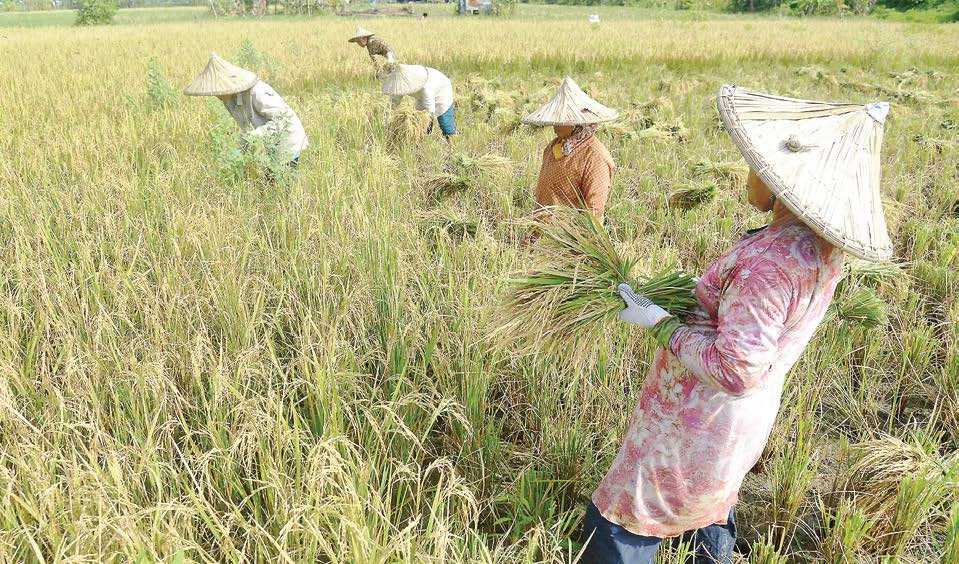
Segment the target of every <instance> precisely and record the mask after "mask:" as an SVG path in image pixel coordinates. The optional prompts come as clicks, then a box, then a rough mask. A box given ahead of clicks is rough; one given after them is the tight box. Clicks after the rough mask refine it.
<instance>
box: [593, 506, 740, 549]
mask: <svg viewBox="0 0 959 564" xmlns="http://www.w3.org/2000/svg"><path fill="white" fill-rule="evenodd" d="M587 539H589V540H588V541H587ZM683 540H685V541H691V542H692V548H693V550H694V551H695V553H696V564H714V563H717V564H732V561H733V548H734V547H735V546H736V509H735V508H733V509H732V510H731V511H730V512H729V520H728V521H727V523H726V524H725V525H709V526H708V527H703V528H702V529H697V530H695V531H689V532H687V533H686V534H685V535H683ZM583 541H584V542H587V544H586V550H585V551H584V552H583V559H582V560H581V561H580V562H582V563H583V564H653V563H654V562H656V552H657V551H658V550H659V545H660V544H661V543H662V542H663V539H661V538H659V537H644V536H642V535H637V534H635V533H631V532H629V531H627V530H626V529H624V528H622V527H620V526H619V525H617V524H615V523H613V522H611V521H609V520H607V519H606V518H605V517H603V516H602V514H601V513H600V512H599V509H597V508H596V506H595V505H593V502H589V505H588V506H587V507H586V519H585V521H584V522H583Z"/></svg>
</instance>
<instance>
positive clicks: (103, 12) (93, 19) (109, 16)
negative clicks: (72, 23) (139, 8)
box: [76, 0, 118, 25]
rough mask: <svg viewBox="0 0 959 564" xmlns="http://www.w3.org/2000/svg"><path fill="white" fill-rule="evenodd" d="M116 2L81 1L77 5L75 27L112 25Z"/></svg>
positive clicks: (114, 0) (102, 0) (109, 0)
mask: <svg viewBox="0 0 959 564" xmlns="http://www.w3.org/2000/svg"><path fill="white" fill-rule="evenodd" d="M117 9H118V8H117V3H116V0H83V2H81V3H80V4H78V5H77V21H76V24H77V25H102V24H111V23H113V16H115V15H116V13H117Z"/></svg>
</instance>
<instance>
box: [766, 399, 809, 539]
mask: <svg viewBox="0 0 959 564" xmlns="http://www.w3.org/2000/svg"><path fill="white" fill-rule="evenodd" d="M806 398H807V396H801V397H800V405H799V406H797V408H796V409H795V411H794V413H796V414H797V415H796V416H795V417H794V418H793V425H794V426H795V429H796V430H795V434H794V436H793V437H792V438H791V441H790V444H789V447H788V448H785V449H783V451H782V452H781V453H779V455H778V456H777V457H776V458H774V459H773V462H772V467H771V468H770V472H769V474H770V482H771V490H772V499H771V500H770V507H769V517H770V521H771V529H770V535H771V537H770V538H771V539H773V540H775V546H776V547H777V548H779V549H783V548H786V547H788V546H789V545H790V544H791V542H792V538H793V536H794V535H795V532H796V529H797V527H798V526H799V520H800V515H801V510H802V508H803V504H805V502H806V497H807V495H808V493H809V490H810V488H811V487H812V482H813V480H814V479H815V477H816V473H817V470H818V464H819V462H818V461H817V460H816V458H815V457H814V456H813V452H812V449H813V437H814V435H815V428H814V421H815V419H814V418H812V417H809V416H808V415H807V414H808V413H809V410H810V407H809V405H808V404H806V402H807V399H806Z"/></svg>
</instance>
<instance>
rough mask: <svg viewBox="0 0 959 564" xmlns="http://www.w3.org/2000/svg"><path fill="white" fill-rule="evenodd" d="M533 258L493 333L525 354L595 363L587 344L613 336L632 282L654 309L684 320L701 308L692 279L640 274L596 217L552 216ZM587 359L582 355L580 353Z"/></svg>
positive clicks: (563, 212) (512, 287)
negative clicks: (624, 287) (623, 290)
mask: <svg viewBox="0 0 959 564" xmlns="http://www.w3.org/2000/svg"><path fill="white" fill-rule="evenodd" d="M535 227H536V229H537V230H538V231H539V233H540V237H539V239H538V240H537V242H536V244H535V246H534V248H533V251H534V254H535V256H536V264H535V266H534V267H533V268H532V269H531V271H530V272H529V273H527V274H526V275H524V276H520V277H516V278H513V279H510V280H509V281H508V285H509V286H508V290H507V294H506V298H505V301H504V307H503V310H502V312H501V317H500V319H499V322H498V324H497V327H496V329H495V330H494V333H493V334H494V336H495V337H496V338H497V339H498V340H499V342H500V344H502V345H505V346H507V347H509V348H510V349H512V350H514V351H517V352H519V353H521V354H534V355H535V354H542V353H549V354H563V355H564V356H566V355H565V354H564V353H568V352H573V353H574V354H578V355H579V359H580V360H582V359H585V358H588V356H589V351H588V350H587V349H588V343H590V342H596V339H595V337H596V336H597V335H599V334H600V333H602V332H604V331H605V330H606V329H608V328H609V324H610V322H612V321H614V320H615V319H616V316H617V314H618V313H619V312H620V310H622V308H623V298H622V297H621V292H620V290H619V286H620V285H621V284H622V283H623V282H630V283H631V284H632V285H633V287H635V288H637V289H638V290H639V291H640V292H642V293H643V294H644V295H645V296H647V297H648V298H649V300H650V301H651V303H653V304H655V305H656V306H657V307H660V308H663V310H664V311H668V312H669V313H670V314H672V315H677V316H684V315H685V314H687V313H689V312H690V311H692V310H693V308H695V307H696V306H697V302H696V297H695V296H694V295H693V293H692V290H693V287H694V286H695V282H694V279H693V278H692V277H691V276H688V275H686V274H683V273H681V272H669V273H662V274H656V275H653V276H644V275H638V274H636V273H635V272H634V269H635V266H636V261H635V260H632V259H626V258H623V257H622V255H621V254H620V253H619V252H617V250H616V247H615V245H614V244H613V241H612V240H611V239H610V237H609V234H608V233H607V231H606V229H605V228H604V227H603V226H602V224H601V223H600V221H599V220H598V219H597V218H596V217H595V216H594V215H593V214H591V213H584V212H581V211H578V210H569V209H558V208H557V209H552V210H551V215H550V221H549V223H548V224H537V225H536V226H535ZM576 351H580V352H576Z"/></svg>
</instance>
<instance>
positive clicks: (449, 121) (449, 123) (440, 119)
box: [436, 106, 456, 137]
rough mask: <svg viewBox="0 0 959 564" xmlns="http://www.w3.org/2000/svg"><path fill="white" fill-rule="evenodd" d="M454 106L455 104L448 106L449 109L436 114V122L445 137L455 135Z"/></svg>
mask: <svg viewBox="0 0 959 564" xmlns="http://www.w3.org/2000/svg"><path fill="white" fill-rule="evenodd" d="M454 108H455V106H450V109H448V110H446V111H445V112H443V113H442V114H440V115H438V116H436V123H438V124H440V131H442V132H443V135H444V136H445V137H449V136H450V135H456V116H455V114H456V111H455V110H454Z"/></svg>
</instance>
